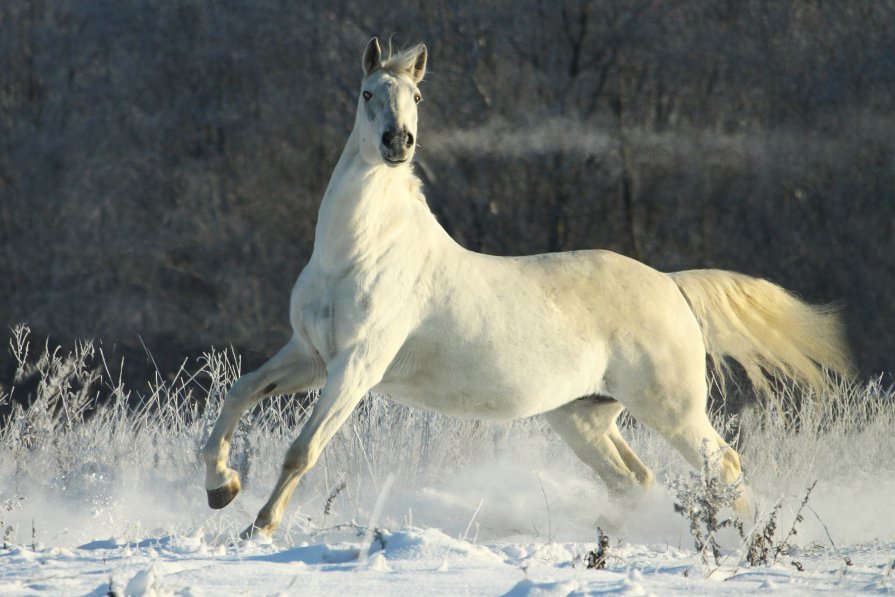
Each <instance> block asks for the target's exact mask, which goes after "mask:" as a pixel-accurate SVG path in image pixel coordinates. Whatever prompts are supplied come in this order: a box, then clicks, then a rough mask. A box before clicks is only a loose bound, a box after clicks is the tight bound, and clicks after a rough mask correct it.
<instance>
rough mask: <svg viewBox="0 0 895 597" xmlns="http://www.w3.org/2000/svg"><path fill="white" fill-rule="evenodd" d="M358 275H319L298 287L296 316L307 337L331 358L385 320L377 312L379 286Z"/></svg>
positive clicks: (324, 355)
mask: <svg viewBox="0 0 895 597" xmlns="http://www.w3.org/2000/svg"><path fill="white" fill-rule="evenodd" d="M364 282H365V281H364V280H363V279H358V278H356V277H349V276H344V277H339V278H333V279H326V278H325V277H322V276H321V277H319V279H318V280H313V281H311V283H308V284H306V285H304V287H301V288H296V296H294V297H293V311H294V313H293V319H294V320H295V315H298V316H299V317H298V319H299V321H293V325H296V324H300V325H301V326H302V327H303V328H304V330H305V332H306V333H307V337H308V340H309V341H310V342H311V344H312V345H313V346H314V349H315V350H316V351H317V353H318V354H319V355H320V356H321V357H323V358H324V359H331V358H333V357H334V356H336V355H337V354H339V353H340V352H342V351H344V350H345V349H346V348H348V347H352V346H356V345H357V344H358V342H362V341H364V339H365V337H366V336H368V335H369V330H370V328H371V327H372V326H373V325H374V323H375V322H376V321H377V320H380V319H382V314H381V313H378V311H380V310H381V309H377V304H379V303H381V302H382V301H381V300H379V299H377V296H376V294H377V286H376V285H370V284H365V283H364Z"/></svg>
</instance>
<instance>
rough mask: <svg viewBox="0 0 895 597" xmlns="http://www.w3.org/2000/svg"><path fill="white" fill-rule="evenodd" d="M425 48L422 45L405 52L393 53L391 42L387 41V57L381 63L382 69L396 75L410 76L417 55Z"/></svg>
mask: <svg viewBox="0 0 895 597" xmlns="http://www.w3.org/2000/svg"><path fill="white" fill-rule="evenodd" d="M423 48H425V46H424V45H423V44H416V45H414V46H411V47H409V48H407V49H405V50H401V51H399V52H397V53H395V51H394V49H393V48H392V42H391V40H389V43H388V53H389V56H388V58H386V59H385V60H383V61H382V68H383V69H384V70H387V71H391V72H393V73H395V74H398V75H412V74H413V69H414V65H415V64H416V59H417V57H418V56H419V53H420V52H421V51H422V50H423Z"/></svg>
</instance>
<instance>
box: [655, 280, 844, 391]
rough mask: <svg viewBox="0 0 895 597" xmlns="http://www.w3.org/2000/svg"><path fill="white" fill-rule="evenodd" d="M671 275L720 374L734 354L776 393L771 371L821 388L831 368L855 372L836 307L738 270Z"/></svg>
mask: <svg viewBox="0 0 895 597" xmlns="http://www.w3.org/2000/svg"><path fill="white" fill-rule="evenodd" d="M669 275H670V276H671V278H672V279H673V280H674V281H675V283H676V284H677V285H678V286H679V287H680V289H681V292H683V293H684V296H685V297H686V298H687V300H688V301H689V303H690V308H691V309H692V310H693V313H694V314H695V315H696V319H697V320H698V321H699V326H700V328H702V336H703V340H704V342H705V349H706V352H707V353H708V355H709V356H710V357H711V358H712V360H713V361H714V363H715V365H716V369H717V370H718V371H719V372H720V373H721V374H722V375H723V374H724V373H725V372H726V370H727V367H726V366H725V364H724V357H725V356H726V357H730V358H732V359H734V360H735V361H737V362H738V363H739V364H740V365H741V366H742V367H743V369H745V371H746V374H747V375H748V376H749V380H750V381H751V382H752V384H753V386H754V387H755V388H756V389H757V390H759V391H763V392H765V393H767V394H768V395H769V396H771V387H770V384H769V383H768V376H770V377H771V378H775V377H777V378H783V379H786V378H788V379H791V380H793V381H795V382H796V383H797V384H799V385H801V386H803V387H804V388H807V389H810V390H814V391H815V392H818V393H822V392H824V391H825V390H826V389H827V388H828V385H829V383H830V375H829V372H835V373H838V374H839V375H842V376H844V377H851V376H852V375H853V374H854V368H853V365H852V361H851V358H850V356H849V351H848V349H847V347H846V346H847V342H846V338H845V326H844V325H843V322H842V319H841V318H840V316H839V313H838V309H837V308H836V307H833V306H824V305H809V304H808V303H805V302H804V301H801V300H799V299H798V298H797V297H795V296H794V295H793V294H792V293H790V292H789V291H787V290H785V289H784V288H781V287H780V286H777V285H776V284H773V283H771V282H768V281H767V280H762V279H759V278H753V277H751V276H747V275H744V274H739V273H736V272H729V271H723V270H714V269H705V270H689V271H683V272H675V273H671V274H669ZM777 406H778V407H779V406H780V405H779V404H778V405H777Z"/></svg>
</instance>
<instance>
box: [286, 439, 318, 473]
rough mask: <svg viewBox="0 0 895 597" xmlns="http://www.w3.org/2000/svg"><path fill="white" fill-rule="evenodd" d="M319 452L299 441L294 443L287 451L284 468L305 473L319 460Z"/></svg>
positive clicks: (288, 470)
mask: <svg viewBox="0 0 895 597" xmlns="http://www.w3.org/2000/svg"><path fill="white" fill-rule="evenodd" d="M317 452H318V451H317V450H314V449H312V448H311V447H310V446H306V445H304V444H301V443H299V442H296V443H294V444H292V445H291V446H289V449H288V450H287V451H286V458H285V459H284V460H283V470H284V471H287V472H298V473H304V472H305V471H307V470H308V469H310V468H311V467H312V466H314V463H316V462H317V457H318V456H319V454H318V453H317Z"/></svg>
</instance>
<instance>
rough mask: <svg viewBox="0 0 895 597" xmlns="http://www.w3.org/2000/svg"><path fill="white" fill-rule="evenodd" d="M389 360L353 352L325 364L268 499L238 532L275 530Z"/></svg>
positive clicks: (248, 534)
mask: <svg viewBox="0 0 895 597" xmlns="http://www.w3.org/2000/svg"><path fill="white" fill-rule="evenodd" d="M390 360H391V359H383V358H381V357H380V358H379V359H377V360H376V361H374V362H364V359H363V358H362V356H361V355H359V354H357V352H354V353H352V354H345V355H340V356H339V357H337V358H336V359H334V360H333V361H332V362H330V363H327V370H328V375H327V380H326V385H325V386H324V387H323V389H322V390H321V391H320V398H319V399H318V400H317V404H316V405H315V406H314V410H313V412H312V413H311V416H310V418H309V419H308V421H307V422H306V423H305V424H304V427H302V430H301V432H300V433H299V435H298V438H297V439H296V440H295V441H294V442H293V443H292V445H291V446H290V447H289V449H288V450H287V452H286V458H285V460H284V461H283V469H282V471H281V473H280V477H279V479H278V480H277V484H276V486H275V487H274V489H273V492H272V493H271V495H270V498H269V499H268V500H267V503H266V504H264V507H262V508H261V510H260V511H259V512H258V516H257V517H256V519H255V522H254V523H253V524H252V525H251V526H249V527H248V528H247V529H246V530H245V531H243V532H242V535H241V536H242V537H243V538H248V537H251V536H252V535H254V534H256V533H260V534H264V535H271V534H272V533H273V532H274V531H275V530H276V529H277V527H278V526H279V525H280V522H281V521H282V519H283V512H284V510H285V509H286V506H287V505H288V504H289V500H290V499H291V498H292V493H293V492H294V491H295V488H296V486H297V485H298V481H299V479H301V477H302V475H304V474H305V473H306V472H307V471H308V470H309V469H310V468H311V467H312V466H314V463H316V462H317V458H318V457H319V456H320V454H321V452H322V451H323V448H324V446H326V443H327V442H328V441H329V440H330V439H331V438H332V436H333V434H335V432H336V431H337V430H338V429H339V427H341V426H342V424H343V423H344V422H345V421H346V420H347V419H348V417H349V415H351V412H352V411H353V410H354V407H355V406H357V404H358V402H360V400H361V399H362V398H363V397H364V395H365V394H366V393H367V392H368V391H369V390H370V389H371V388H372V387H374V386H375V385H376V384H377V383H379V381H380V380H381V379H382V375H383V373H384V371H385V368H386V366H387V365H388V363H389V362H390Z"/></svg>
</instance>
